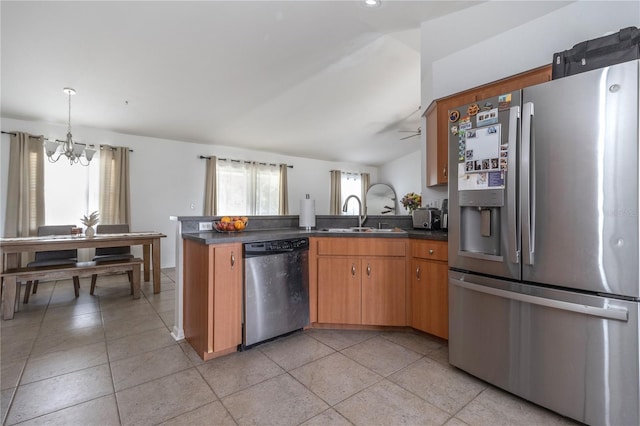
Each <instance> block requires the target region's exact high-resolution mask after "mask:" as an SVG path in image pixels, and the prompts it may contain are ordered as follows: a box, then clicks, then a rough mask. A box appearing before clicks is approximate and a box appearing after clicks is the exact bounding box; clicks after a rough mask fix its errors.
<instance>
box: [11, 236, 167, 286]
mask: <svg viewBox="0 0 640 426" xmlns="http://www.w3.org/2000/svg"><path fill="white" fill-rule="evenodd" d="M164 237H166V235H164V234H162V233H160V232H126V233H121V234H96V235H95V236H94V237H87V236H84V235H77V236H76V235H50V236H45V237H17V238H0V271H2V272H6V271H7V270H9V269H15V268H17V267H19V266H20V265H19V264H18V263H19V260H20V256H19V254H20V253H28V252H36V251H54V250H72V249H83V248H96V247H120V246H139V245H141V246H142V260H143V265H144V280H145V281H147V282H148V281H149V279H150V278H151V273H150V271H151V270H153V292H154V293H160V238H164Z"/></svg>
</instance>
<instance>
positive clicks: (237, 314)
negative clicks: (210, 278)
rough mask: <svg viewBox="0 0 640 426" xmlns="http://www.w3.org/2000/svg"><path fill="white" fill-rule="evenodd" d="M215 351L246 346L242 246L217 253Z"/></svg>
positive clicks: (230, 245)
mask: <svg viewBox="0 0 640 426" xmlns="http://www.w3.org/2000/svg"><path fill="white" fill-rule="evenodd" d="M212 264H213V267H214V276H215V284H214V292H213V351H214V352H218V351H221V350H225V349H234V348H236V347H237V346H238V345H239V344H240V343H242V246H241V245H240V244H228V245H221V246H216V247H215V249H214V259H213V262H212Z"/></svg>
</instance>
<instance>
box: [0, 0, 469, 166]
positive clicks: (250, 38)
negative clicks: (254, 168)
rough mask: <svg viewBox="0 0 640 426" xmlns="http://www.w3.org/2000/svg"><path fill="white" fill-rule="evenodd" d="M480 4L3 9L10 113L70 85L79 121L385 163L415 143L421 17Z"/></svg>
mask: <svg viewBox="0 0 640 426" xmlns="http://www.w3.org/2000/svg"><path fill="white" fill-rule="evenodd" d="M476 4H478V2H457V1H384V0H383V2H382V4H381V5H380V6H379V7H376V8H367V7H365V6H364V5H363V2H362V1H195V2H183V1H180V2H177V1H176V2H173V1H160V2H153V1H139V2H95V1H89V2H78V1H70V2H56V1H44V2H31V1H29V2H13V1H2V2H1V3H0V13H1V20H2V21H1V24H2V27H1V37H2V38H1V47H2V52H1V60H2V63H1V71H2V77H1V78H2V80H1V83H2V92H1V108H2V116H3V117H10V118H18V119H26V120H37V121H46V122H53V123H59V124H65V123H66V121H67V98H66V95H65V94H64V93H63V92H62V89H63V87H73V88H74V89H76V91H77V95H75V96H74V97H73V98H72V113H71V120H72V126H87V127H95V128H101V129H107V130H111V131H115V132H120V133H126V134H133V135H142V136H151V137H157V138H164V139H174V140H178V141H186V142H196V143H202V144H215V145H227V146H235V147H241V148H248V149H256V150H261V151H271V152H277V153H281V154H287V155H295V156H302V157H310V158H316V159H324V160H335V161H348V162H355V163H362V164H369V165H379V164H383V163H385V162H387V161H389V160H392V159H395V158H398V157H400V156H403V155H406V154H408V153H410V152H414V151H416V150H418V149H419V143H420V141H421V138H419V137H414V138H409V139H406V140H400V139H401V138H402V137H404V136H407V135H409V134H408V133H400V132H399V130H415V129H417V128H418V126H420V116H421V115H422V113H423V111H418V107H419V104H420V23H421V22H423V21H427V20H430V19H434V18H437V17H439V16H443V15H445V14H449V13H453V12H455V11H458V10H461V9H463V8H467V7H470V6H473V5H476ZM434 42H437V43H442V42H443V40H438V41H434ZM3 130H6V129H3ZM9 130H10V129H9ZM55 136H57V137H59V138H62V137H63V135H55ZM96 142H99V141H96Z"/></svg>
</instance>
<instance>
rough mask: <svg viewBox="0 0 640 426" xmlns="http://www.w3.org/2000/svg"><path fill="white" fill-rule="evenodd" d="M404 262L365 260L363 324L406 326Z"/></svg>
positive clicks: (363, 261)
mask: <svg viewBox="0 0 640 426" xmlns="http://www.w3.org/2000/svg"><path fill="white" fill-rule="evenodd" d="M405 277H406V263H405V260H404V259H399V258H394V259H384V258H364V259H362V324H367V325H398V326H401V325H406V316H405V312H406V286H405V283H406V278H405Z"/></svg>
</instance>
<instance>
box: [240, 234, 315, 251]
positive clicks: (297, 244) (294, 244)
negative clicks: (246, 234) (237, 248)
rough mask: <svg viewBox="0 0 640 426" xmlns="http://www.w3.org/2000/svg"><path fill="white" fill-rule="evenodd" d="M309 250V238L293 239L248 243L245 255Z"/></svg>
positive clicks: (245, 247)
mask: <svg viewBox="0 0 640 426" xmlns="http://www.w3.org/2000/svg"><path fill="white" fill-rule="evenodd" d="M308 248H309V239H308V238H293V239H287V240H273V241H262V242H257V243H246V244H245V245H244V251H245V253H247V254H248V253H254V254H257V253H268V252H286V251H294V250H305V249H308Z"/></svg>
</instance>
